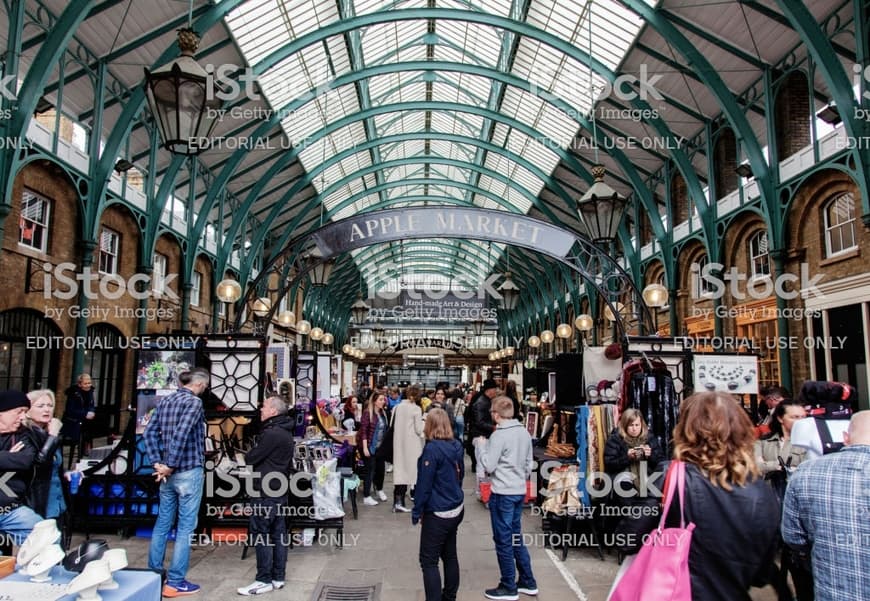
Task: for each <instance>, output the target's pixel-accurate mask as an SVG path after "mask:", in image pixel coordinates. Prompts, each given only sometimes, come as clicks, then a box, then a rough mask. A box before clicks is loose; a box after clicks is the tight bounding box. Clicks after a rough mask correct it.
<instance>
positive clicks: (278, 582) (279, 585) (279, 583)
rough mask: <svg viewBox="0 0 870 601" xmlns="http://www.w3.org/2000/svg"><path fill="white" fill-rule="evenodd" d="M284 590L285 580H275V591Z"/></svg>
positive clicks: (273, 582)
mask: <svg viewBox="0 0 870 601" xmlns="http://www.w3.org/2000/svg"><path fill="white" fill-rule="evenodd" d="M282 588H284V581H283V580H273V581H272V589H273V590H276V591H280V590H281V589H282Z"/></svg>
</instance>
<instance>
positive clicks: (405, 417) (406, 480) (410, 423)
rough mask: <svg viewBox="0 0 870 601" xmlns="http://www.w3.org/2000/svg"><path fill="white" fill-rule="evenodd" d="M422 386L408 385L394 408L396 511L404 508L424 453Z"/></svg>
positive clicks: (404, 511) (406, 511)
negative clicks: (409, 488)
mask: <svg viewBox="0 0 870 601" xmlns="http://www.w3.org/2000/svg"><path fill="white" fill-rule="evenodd" d="M419 398H420V388H419V387H418V386H409V387H408V388H407V389H406V390H405V400H403V401H402V402H401V403H399V404H398V405H396V408H395V409H393V485H394V488H393V513H395V512H397V511H401V512H403V513H408V512H410V511H411V510H410V509H409V508H407V507H405V495H406V494H407V492H408V486H409V485H410V486H413V485H414V483H415V482H417V458H418V457H420V455H421V454H422V453H423V411H422V410H421V409H420V406H419V405H418V404H417V399H419Z"/></svg>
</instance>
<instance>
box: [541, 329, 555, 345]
mask: <svg viewBox="0 0 870 601" xmlns="http://www.w3.org/2000/svg"><path fill="white" fill-rule="evenodd" d="M555 339H556V336H555V335H554V334H553V332H552V331H551V330H544V331H543V332H541V342H543V343H544V344H550V343H551V342H553V340H555Z"/></svg>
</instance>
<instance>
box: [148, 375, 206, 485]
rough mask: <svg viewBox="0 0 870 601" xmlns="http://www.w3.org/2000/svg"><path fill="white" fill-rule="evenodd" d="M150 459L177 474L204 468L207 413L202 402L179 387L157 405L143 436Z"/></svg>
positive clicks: (185, 389) (188, 391)
mask: <svg viewBox="0 0 870 601" xmlns="http://www.w3.org/2000/svg"><path fill="white" fill-rule="evenodd" d="M143 437H144V439H145V451H146V453H148V460H149V461H150V462H151V463H152V464H154V463H163V464H165V465H168V466H169V467H171V468H173V469H174V470H175V471H176V472H183V471H186V470H189V469H192V468H195V467H202V465H203V462H204V457H203V455H204V453H205V413H204V412H203V410H202V401H201V400H200V399H199V397H197V396H196V395H194V394H193V393H192V392H191V391H190V390H188V389H187V388H179V389H178V390H177V391H175V392H173V393H172V394H170V395H169V396H167V397H164V398H163V399H161V400H160V402H159V403H157V410H156V411H155V412H154V415H153V416H152V417H151V421H149V422H148V425H147V426H146V427H145V433H144V434H143Z"/></svg>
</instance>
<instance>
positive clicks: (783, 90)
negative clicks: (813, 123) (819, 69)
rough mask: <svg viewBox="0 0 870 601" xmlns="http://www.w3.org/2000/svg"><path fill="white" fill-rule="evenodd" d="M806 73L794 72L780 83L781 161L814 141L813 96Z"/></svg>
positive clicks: (777, 109)
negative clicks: (811, 126) (811, 111)
mask: <svg viewBox="0 0 870 601" xmlns="http://www.w3.org/2000/svg"><path fill="white" fill-rule="evenodd" d="M808 90H809V88H808V85H807V78H806V76H805V75H804V74H803V73H802V72H800V71H794V72H793V73H791V74H790V75H789V76H788V77H787V78H786V80H785V81H784V82H783V83H782V85H781V86H780V88H779V90H778V92H777V95H776V102H775V111H774V123H775V128H776V147H777V150H778V151H779V160H780V161H782V160H784V159H787V158H788V157H790V156H791V155H793V154H794V153H796V152H798V151H799V150H801V149H803V148H805V147H806V146H808V145H809V143H810V98H809V91H808Z"/></svg>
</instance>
